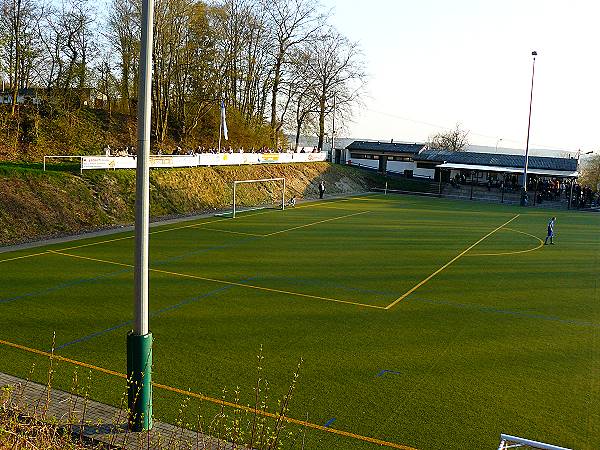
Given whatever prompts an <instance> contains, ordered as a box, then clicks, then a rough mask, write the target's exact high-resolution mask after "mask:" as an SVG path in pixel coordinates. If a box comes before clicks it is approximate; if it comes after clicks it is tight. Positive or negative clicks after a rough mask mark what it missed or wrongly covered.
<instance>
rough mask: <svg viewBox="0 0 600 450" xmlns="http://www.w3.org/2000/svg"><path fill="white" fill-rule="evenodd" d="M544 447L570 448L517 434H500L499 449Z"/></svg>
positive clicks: (558, 449)
mask: <svg viewBox="0 0 600 450" xmlns="http://www.w3.org/2000/svg"><path fill="white" fill-rule="evenodd" d="M513 448H518V449H523V450H525V449H542V450H570V449H568V448H565V447H559V446H557V445H551V444H546V443H544V442H539V441H532V440H531V439H523V438H520V437H517V436H511V435H510V434H501V435H500V446H499V447H498V450H508V449H513Z"/></svg>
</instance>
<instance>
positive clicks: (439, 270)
mask: <svg viewBox="0 0 600 450" xmlns="http://www.w3.org/2000/svg"><path fill="white" fill-rule="evenodd" d="M519 216H520V214H517V215H516V216H514V217H513V218H512V219H510V220H509V221H508V222H505V223H503V224H502V225H500V226H499V227H498V228H495V229H494V230H492V231H490V232H489V233H488V234H486V235H485V236H483V237H482V238H481V239H479V240H478V241H477V242H475V243H474V244H473V245H471V246H470V247H468V248H467V249H466V250H463V251H462V252H460V253H459V254H458V255H456V256H455V257H454V258H452V259H451V260H450V261H448V262H447V263H446V264H444V265H443V266H442V267H440V268H439V269H438V270H436V271H435V272H433V273H432V274H431V275H429V276H428V277H427V278H425V279H424V280H423V281H421V282H420V283H418V284H416V285H415V286H413V288H412V289H410V290H409V291H407V292H406V293H404V294H403V295H402V296H401V297H399V298H397V299H396V300H394V301H393V302H392V303H390V304H389V305H387V306H386V307H385V309H390V308H393V307H394V306H396V305H397V304H398V303H400V302H401V301H402V300H404V299H405V298H406V297H408V296H409V295H410V294H412V293H413V292H415V291H416V290H417V289H419V288H420V287H421V286H423V285H424V284H425V283H427V282H428V281H429V280H431V279H432V278H433V277H435V276H436V275H437V274H438V273H440V272H441V271H443V270H444V269H446V268H447V267H448V266H450V265H451V264H452V263H453V262H454V261H456V260H458V259H459V258H460V257H461V256H463V255H464V254H465V253H467V252H468V251H469V250H471V249H472V248H473V247H475V246H476V245H477V244H479V243H480V242H482V241H483V240H485V239H487V238H488V237H490V236H491V235H492V234H494V233H495V232H496V231H498V230H500V229H501V228H504V227H505V226H506V225H508V224H509V223H511V222H512V221H513V220H515V219H516V218H517V217H519Z"/></svg>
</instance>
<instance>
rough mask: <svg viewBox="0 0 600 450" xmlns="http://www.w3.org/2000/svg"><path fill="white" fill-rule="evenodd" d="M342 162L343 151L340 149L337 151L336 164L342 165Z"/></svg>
mask: <svg viewBox="0 0 600 450" xmlns="http://www.w3.org/2000/svg"><path fill="white" fill-rule="evenodd" d="M341 162H342V150H341V149H339V148H336V149H335V163H336V164H340V163H341Z"/></svg>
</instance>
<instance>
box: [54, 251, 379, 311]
mask: <svg viewBox="0 0 600 450" xmlns="http://www.w3.org/2000/svg"><path fill="white" fill-rule="evenodd" d="M50 252H51V253H53V254H56V255H61V256H66V257H69V258H76V259H83V260H87V261H94V262H99V263H104V264H112V265H116V266H121V267H130V268H131V267H133V265H132V264H126V263H119V262H115V261H108V260H105V259H98V258H90V257H88V256H80V255H71V254H70V253H63V252H59V251H58V250H50ZM148 270H149V271H150V272H156V273H163V274H166V275H175V276H178V277H183V278H192V279H195V280H202V281H209V282H213V283H219V284H226V285H229V286H239V287H244V288H249V289H256V290H259V291H267V292H277V293H278V294H285V295H292V296H295V297H304V298H311V299H315V300H324V301H328V302H333V303H342V304H346V305H353V306H361V307H364V308H373V309H385V307H383V306H376V305H370V304H368V303H359V302H353V301H350V300H339V299H336V298H329V297H320V296H318V295H310V294H303V293H301V292H292V291H284V290H282V289H272V288H268V287H263V286H255V285H252V284H245V283H237V282H235V281H225V280H218V279H216V278H208V277H201V276H199V275H191V274H186V273H179V272H171V271H170V270H161V269H152V268H150V269H148Z"/></svg>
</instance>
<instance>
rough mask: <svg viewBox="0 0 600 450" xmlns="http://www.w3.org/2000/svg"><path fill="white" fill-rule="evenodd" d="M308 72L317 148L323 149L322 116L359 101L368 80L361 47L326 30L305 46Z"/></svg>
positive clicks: (336, 33) (325, 116)
mask: <svg viewBox="0 0 600 450" xmlns="http://www.w3.org/2000/svg"><path fill="white" fill-rule="evenodd" d="M306 51H307V53H308V59H309V61H310V62H309V64H308V68H309V69H308V72H309V75H310V76H311V78H312V79H313V80H314V81H313V83H314V91H313V95H314V102H315V104H316V110H317V112H318V126H319V129H318V136H319V144H318V148H319V149H320V150H322V149H323V143H324V138H325V120H326V118H327V116H328V115H329V114H331V112H332V110H333V103H334V102H333V100H334V98H335V103H336V108H339V110H340V111H342V110H344V109H345V108H346V109H347V108H348V107H349V106H351V105H352V104H353V103H355V102H357V101H359V99H360V97H361V95H362V94H363V91H364V87H365V85H366V81H367V74H366V71H365V68H364V61H363V57H362V53H361V51H360V47H359V46H358V44H357V43H356V42H352V41H350V40H349V39H348V38H346V37H345V36H343V35H342V34H341V33H339V32H338V31H337V30H335V29H333V28H329V29H328V30H327V32H326V33H325V34H323V35H321V36H319V37H318V39H314V40H312V41H311V42H310V43H309V45H308V46H307V49H306Z"/></svg>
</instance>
